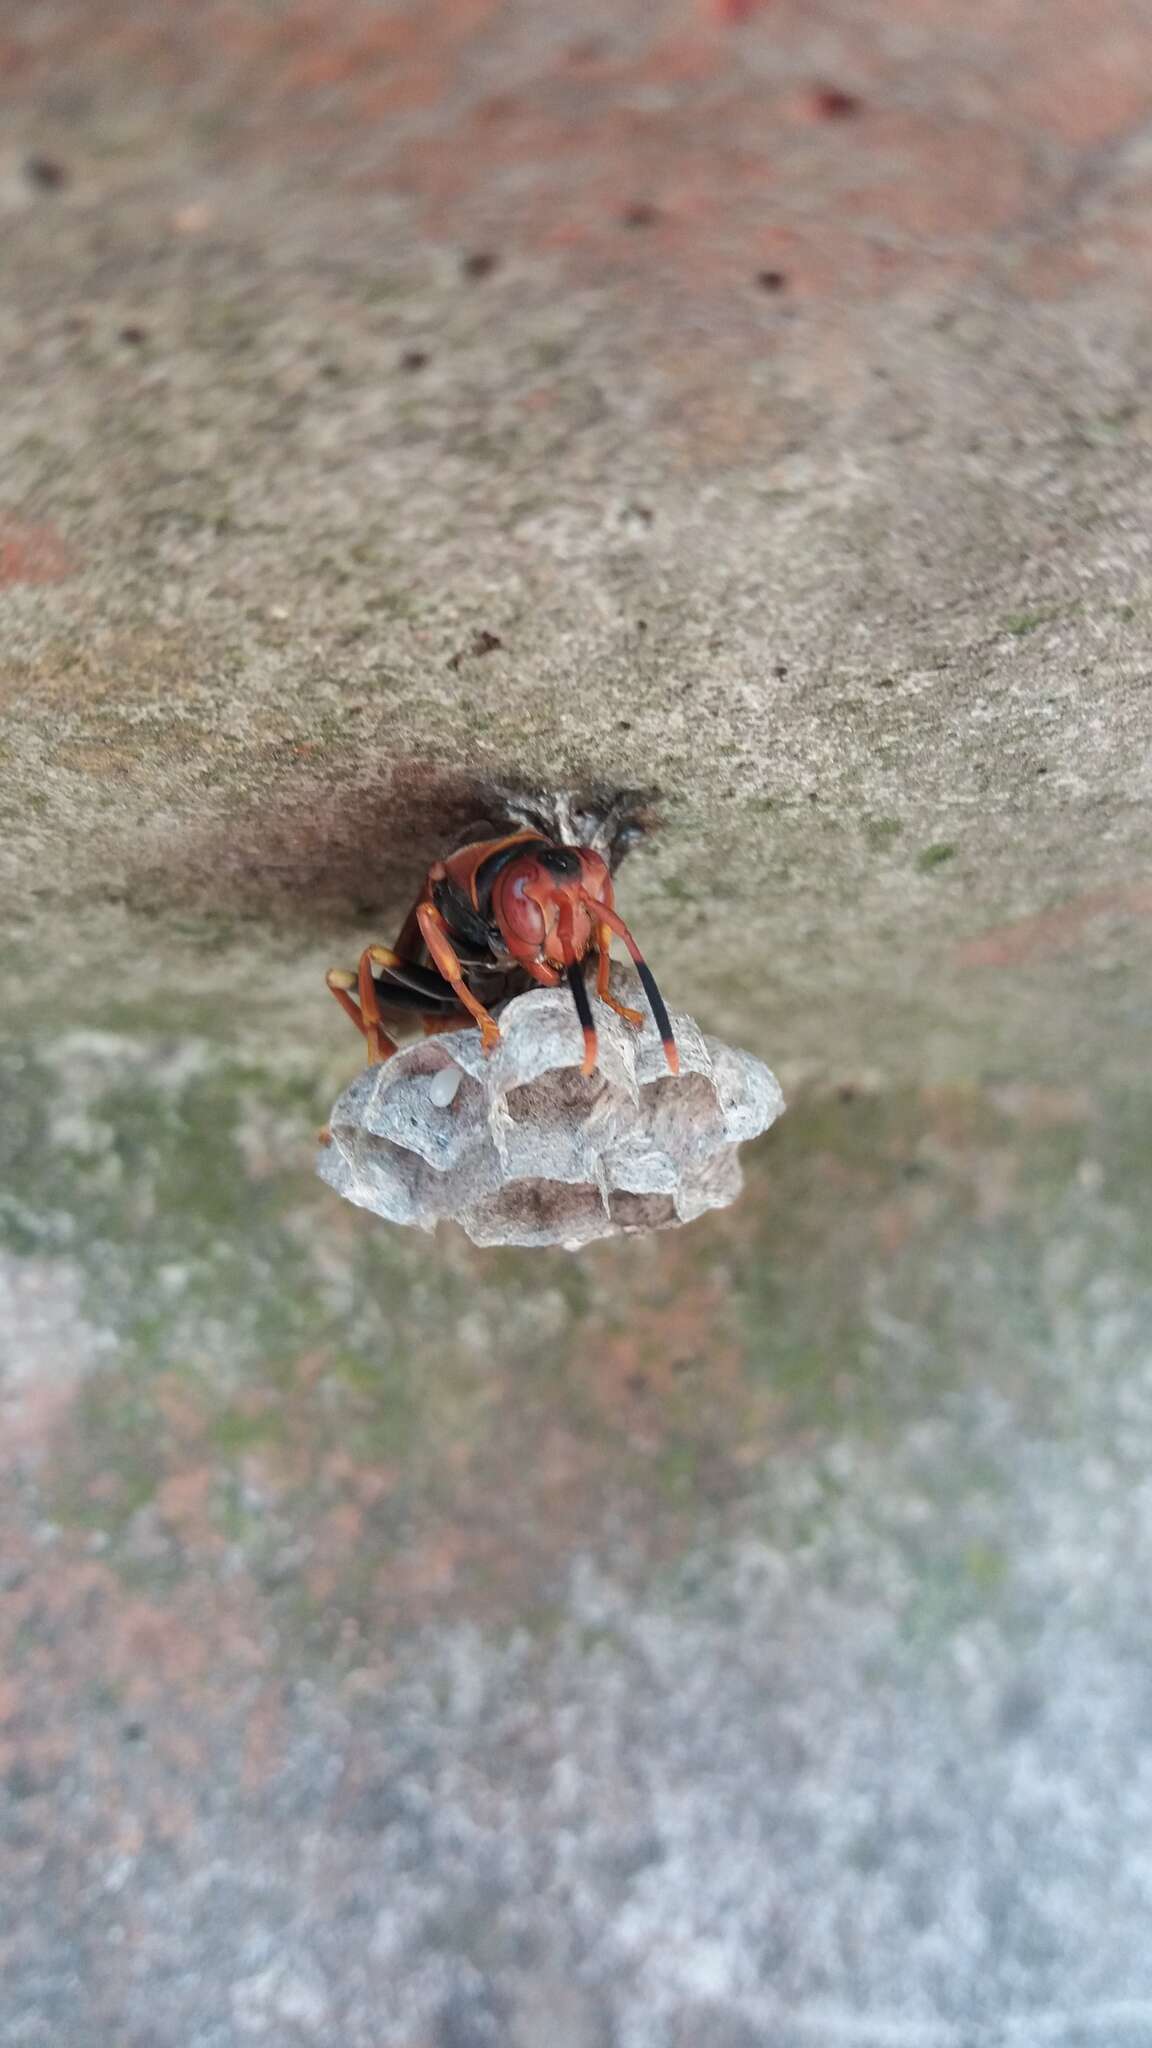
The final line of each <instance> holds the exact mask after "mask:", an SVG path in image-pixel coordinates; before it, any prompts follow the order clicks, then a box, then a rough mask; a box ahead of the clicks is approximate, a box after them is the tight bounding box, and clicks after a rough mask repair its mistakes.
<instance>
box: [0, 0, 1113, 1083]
mask: <svg viewBox="0 0 1152 2048" xmlns="http://www.w3.org/2000/svg"><path fill="white" fill-rule="evenodd" d="M1050 12H1051V10H1046V11H1045V18H1044V19H1043V20H1041V19H1040V17H1039V12H1038V11H1036V18H1035V19H1033V18H1032V15H1033V10H1031V9H1028V8H1018V7H1009V6H1006V5H1005V6H1002V7H999V8H994V9H991V10H989V11H988V13H987V15H986V18H983V19H981V20H980V21H975V20H973V19H972V18H971V16H970V14H969V12H968V11H967V10H961V11H956V12H953V11H952V10H949V9H948V8H943V9H937V10H934V13H933V15H929V16H927V17H926V16H925V13H924V10H923V8H922V7H921V6H920V5H915V6H913V5H906V6H904V5H891V6H883V7H875V8H871V9H866V10H864V11H863V12H862V11H861V9H860V8H859V6H857V5H855V4H851V5H849V4H845V5H843V6H840V7H830V8H823V9H821V10H820V13H819V16H818V17H814V16H813V15H812V14H811V10H810V9H808V8H806V7H802V6H799V5H796V6H794V7H793V6H783V7H782V6H780V5H776V6H774V7H772V8H771V9H770V10H768V9H765V10H764V11H763V12H761V13H758V14H756V15H755V16H754V18H753V19H752V20H750V22H749V23H748V24H747V25H746V26H745V27H743V28H740V29H733V28H731V27H729V28H727V29H725V28H723V27H722V26H721V25H719V24H717V23H715V22H709V21H708V20H706V19H705V18H704V17H703V15H701V14H696V13H693V11H692V9H691V8H689V7H687V6H685V5H681V4H679V0H677V4H675V5H674V4H671V0H669V4H667V5H661V6H656V7H652V6H645V7H643V8H641V7H639V6H637V7H635V8H633V9H631V10H630V9H628V8H626V7H620V6H616V5H613V6H612V7H609V8H604V9H602V10H600V11H599V12H598V13H597V14H596V15H594V16H586V15H584V14H582V16H581V20H580V22H579V24H578V25H573V23H572V22H570V21H569V20H568V17H567V15H566V13H565V11H564V10H560V9H557V10H555V11H554V13H549V12H548V11H544V12H542V11H541V9H540V8H539V7H530V6H482V7H476V6H474V5H468V6H463V5H461V6H450V5H443V6H438V7H435V8H429V9H425V10H422V11H421V12H420V13H419V16H417V14H414V13H411V12H408V11H405V10H401V9H390V8H386V9H384V10H383V11H381V10H380V9H378V8H376V7H360V8H358V7H344V6H341V7H335V8H331V9H328V10H324V9H321V10H319V11H317V12H316V13H309V12H307V11H306V10H301V9H299V8H293V7H283V6H281V7H276V8H273V9H270V10H262V9H256V8H251V9H248V10H244V9H238V10H237V9H226V8H214V7H208V8H196V9H184V8H178V9H175V10H172V11H171V12H170V13H166V12H165V11H164V10H156V9H154V8H151V7H140V8H132V7H127V6H115V7H103V8H101V9H100V10H99V11H98V14H97V15H96V16H95V17H93V15H92V12H91V10H89V9H86V8H82V7H77V8H75V9H69V8H67V7H60V8H52V7H49V8H47V9H40V8H35V9H29V10H27V12H26V13H22V12H21V10H19V9H17V10H16V12H15V19H14V20H13V21H12V22H11V23H10V25H9V40H8V46H7V47H8V53H9V62H8V67H7V72H8V86H7V95H6V96H7V103H8V104H7V109H6V111H7V116H8V119H7V126H6V134H7V145H6V148H7V153H6V157H5V165H6V173H5V181H4V199H5V202H6V212H5V294H4V305H3V310H2V319H3V343H4V351H5V361H6V377H5V404H4V408H3V418H2V420H0V433H2V436H3V446H2V454H0V475H2V477H3V513H4V524H3V530H2V532H0V576H2V577H3V580H4V585H5V588H4V593H3V599H2V602H3V649H2V658H3V688H4V696H5V710H6V714H7V716H6V724H5V728H4V752H3V756H2V764H3V765H2V772H3V778H4V779H3V785H2V788H0V801H2V802H3V805H4V809H5V815H6V821H7V830H6V834H5V839H6V851H5V872H6V880H7V882H8V885H9V886H8V890H7V891H6V898H7V909H6V921H7V922H8V924H9V927H10V928H14V929H15V933H16V935H17V936H19V935H20V934H21V933H23V934H26V935H27V938H28V940H29V941H30V945H29V954H30V957H31V959H32V960H33V961H35V959H36V958H37V957H43V955H44V954H45V952H46V950H47V948H48V945H49V944H50V943H51V942H53V941H55V940H56V939H57V938H58V937H59V935H60V933H61V930H62V927H63V923H64V920H65V918H66V919H67V920H68V925H69V927H70V929H71V931H72V933H73V938H72V941H71V944H72V947H73V957H74V958H75V957H76V949H77V948H78V949H79V953H80V956H81V957H83V958H84V959H85V961H86V962H87V960H88V959H91V960H93V961H94V962H95V963H97V964H99V963H100V962H101V961H108V960H111V959H115V961H116V963H117V967H118V971H119V972H120V973H121V974H123V975H124V976H125V977H126V978H127V979H129V980H131V981H132V982H133V984H135V985H139V984H140V983H141V982H143V983H144V984H146V985H148V986H153V985H154V984H155V983H156V982H157V981H158V980H160V979H162V980H163V982H164V984H165V985H166V986H167V987H169V988H174V989H179V988H182V987H197V986H199V985H200V983H201V980H202V967H203V962H202V959H201V958H200V957H199V955H200V954H201V953H202V952H203V951H204V950H208V951H210V952H211V953H212V954H213V957H214V969H213V977H212V978H213V983H214V985H219V986H220V987H221V988H222V989H231V988H234V987H236V985H237V983H238V980H239V979H240V969H239V962H240V959H241V950H242V948H246V947H247V946H248V945H249V944H255V945H256V946H257V948H258V950H262V951H263V952H265V953H267V954H268V955H271V956H273V957H274V958H275V959H278V960H279V961H280V962H282V963H283V962H284V961H285V958H286V955H291V957H290V958H289V959H288V960H287V967H286V971H284V972H281V973H278V974H275V976H274V981H273V987H274V989H275V993H276V996H277V998H278V999H281V1000H287V1001H289V1002H291V1003H292V1004H293V1006H294V1016H293V1020H292V1025H293V1030H294V1031H295V1030H300V1029H311V1030H316V1029H317V1028H319V1029H321V1030H328V1031H330V1032H331V1033H332V1039H333V1042H335V1040H336V1037H337V1034H338V1028H339V1020H338V1018H337V1017H336V1015H335V1012H333V1015H332V1017H331V1018H325V1019H324V1021H323V1023H322V1024H319V1025H318V1023H317V1019H316V1010H315V1005H314V1002H313V1000H312V996H313V990H314V986H315V984H314V982H313V981H311V980H309V979H308V978H307V976H306V975H305V974H303V973H302V972H300V971H299V968H298V964H297V960H298V948H299V946H300V944H301V942H302V941H303V940H305V939H306V940H308V941H312V942H315V943H316V944H318V945H319V946H321V947H322V948H323V947H326V948H328V949H329V950H330V949H331V947H332V946H333V944H334V943H335V944H337V945H338V946H340V945H342V946H343V947H344V948H345V949H347V948H348V947H349V946H350V945H352V944H354V942H355V936H356V931H354V929H353V927H357V928H360V927H363V928H364V929H368V928H371V929H372V930H373V931H374V932H375V931H378V930H379V928H380V927H381V926H384V927H386V926H387V922H388V919H389V917H392V916H394V915H395V914H396V911H397V909H398V907H399V906H400V905H401V902H402V898H403V896H404V894H405V892H406V891H407V890H410V889H411V887H412V885H413V881H414V878H415V876H416V875H417V873H418V870H419V865H420V861H421V859H422V858H424V857H425V856H427V855H429V854H430V853H432V852H434V851H435V850H436V849H437V847H438V845H439V844H440V843H441V842H442V838H443V833H444V829H445V825H446V823H448V822H453V823H458V822H459V820H460V817H461V816H462V815H463V816H464V817H465V818H466V816H467V813H468V810H469V797H468V792H467V784H468V783H469V782H471V781H473V780H475V779H476V778H478V777H479V778H483V776H484V775H486V774H488V773H502V774H505V775H516V774H519V775H523V776H525V777H527V778H528V779H529V780H532V781H535V780H540V779H544V780H548V779H556V778H559V779H561V780H571V779H576V780H581V779H586V778H589V777H595V778H597V779H607V780H608V781H610V782H625V783H642V784H652V785H655V786H657V787H658V788H659V789H660V790H661V791H662V792H663V796H664V814H665V817H666V820H667V830H666V834H665V837H664V840H663V842H662V844H661V845H660V846H659V848H657V849H654V850H653V852H652V854H651V857H650V858H649V859H647V860H646V861H645V862H643V863H641V862H639V861H638V862H637V863H636V870H635V873H634V876H633V877H632V878H630V881H629V901H630V903H631V904H632V906H633V908H634V909H635V914H636V921H637V922H638V923H639V924H640V925H641V927H642V929H643V930H644V931H645V933H646V935H647V936H648V937H649V939H650V941H651V944H652V947H653V950H654V951H655V952H656V953H657V955H658V957H659V959H660V961H661V964H662V966H663V968H664V971H665V973H666V975H667V977H668V978H669V979H670V980H671V981H672V982H673V983H674V985H675V986H676V987H677V988H678V989H679V990H680V991H681V993H682V994H683V997H684V999H685V1000H686V1001H687V1002H688V1003H689V1004H690V1005H691V1006H693V1007H699V1006H701V1005H704V1004H706V1003H707V1002H708V1001H711V1002H712V1003H713V1004H714V1005H715V1006H716V1007H717V1008H718V1009H719V1010H720V1011H723V1012H730V1013H731V1015H730V1016H729V1017H726V1018H721V1019H720V1020H719V1021H722V1022H733V1023H734V1022H739V1023H741V1024H742V1025H743V1027H744V1029H745V1030H746V1031H749V1032H752V1033H755V1034H762V1033H768V1034H770V1037H771V1040H772V1043H771V1046H770V1047H769V1048H768V1050H770V1051H771V1053H772V1054H773V1055H774V1056H775V1057H777V1058H781V1059H783V1058H785V1057H787V1058H789V1059H791V1060H794V1061H808V1060H814V1061H816V1062H817V1063H818V1064H819V1065H820V1066H821V1067H822V1068H824V1069H828V1068H831V1069H832V1070H833V1071H839V1070H840V1069H841V1068H843V1067H845V1066H853V1065H856V1066H858V1065H859V1064H861V1063H862V1062H863V1063H866V1064H868V1065H870V1066H875V1067H877V1068H878V1069H880V1070H881V1071H885V1072H893V1071H898V1072H902V1073H908V1074H913V1073H918V1072H922V1071H924V1070H925V1068H928V1069H932V1070H934V1071H935V1070H941V1071H955V1070H957V1069H958V1068H962V1069H963V1070H965V1071H968V1072H972V1071H979V1070H981V1069H984V1068H986V1067H988V1066H993V1067H997V1068H1000V1067H1003V1066H1004V1065H1005V1064H1007V1065H1009V1066H1011V1065H1015V1064H1016V1063H1019V1062H1021V1061H1024V1060H1026V1061H1028V1062H1029V1063H1030V1064H1031V1063H1033V1062H1035V1061H1038V1060H1039V1061H1042V1062H1043V1063H1044V1065H1045V1066H1047V1067H1050V1068H1052V1069H1059V1068H1061V1067H1062V1066H1063V1065H1064V1063H1066V1062H1068V1061H1078V1060H1079V1059H1081V1058H1082V1057H1083V1055H1084V1053H1085V1052H1086V1051H1087V1052H1090V1056H1091V1058H1092V1060H1093V1061H1094V1062H1095V1061H1103V1062H1105V1063H1106V1064H1111V1065H1115V1066H1118V1067H1119V1066H1125V1065H1128V1066H1131V1065H1132V1063H1133V1061H1134V1060H1139V1061H1142V1059H1143V1049H1142V1043H1141V1037H1142V1035H1141V1033H1140V1032H1139V1029H1138V1021H1137V1020H1138V1015H1139V1013H1140V1010H1141V1006H1142V1005H1144V1004H1146V1003H1147V1001H1148V998H1149V993H1150V991H1149V967H1148V961H1149V948H1148V946H1147V943H1146V936H1147V931H1148V922H1147V921H1148V917H1149V914H1150V911H1152V895H1150V893H1149V890H1150V886H1152V884H1150V879H1149V863H1148V847H1147V831H1146V822H1145V810H1144V805H1145V802H1146V799H1147V795H1148V772H1149V770H1148V739H1149V723H1150V719H1149V711H1148V692H1147V687H1146V685H1147V673H1148V643H1149V623H1150V616H1152V614H1150V612H1149V602H1150V590H1149V579H1148V566H1149V533H1148V527H1149V520H1148V510H1149V505H1148V484H1147V468H1148V444H1149V414H1148V406H1147V386H1148V373H1149V361H1150V353H1152V335H1150V330H1149V321H1148V312H1147V298H1148V260H1149V259H1148V251H1147V246H1146V244H1147V210H1146V209H1147V201H1148V179H1149V172H1148V166H1147V162H1146V138H1145V134H1144V130H1143V128H1142V126H1141V122H1142V120H1143V117H1144V108H1143V102H1142V98H1141V95H1142V93H1143V90H1144V88H1143V84H1142V82H1141V80H1142V71H1143V67H1144V63H1145V60H1146V57H1147V54H1148V25H1147V24H1146V23H1144V22H1142V20H1141V18H1140V16H1139V12H1138V11H1137V12H1135V13H1133V12H1132V11H1131V10H1125V9H1122V8H1120V7H1116V8H1115V9H1114V10H1108V11H1107V13H1108V18H1107V22H1106V24H1104V25H1102V24H1101V19H1100V10H1099V7H1098V6H1096V5H1093V6H1090V7H1079V6H1073V5H1071V4H1067V5H1063V6H1062V7H1061V10H1060V20H1061V28H1060V31H1059V33H1052V32H1051V29H1050V23H1049V16H1050ZM831 87H835V88H836V90H835V91H832V90H831ZM29 159H31V160H32V171H31V175H29ZM44 163H47V165H48V170H49V174H51V173H52V172H53V171H54V172H55V173H56V174H57V175H58V178H59V182H55V183H54V182H47V183H45V172H44V170H43V168H42V165H43V164H44ZM38 167H41V168H39V175H37V171H38ZM483 635H493V636H495V637H496V638H498V639H499V641H500V643H501V644H500V646H499V647H498V648H493V649H491V651H489V652H486V653H480V652H476V651H474V650H475V649H476V648H477V647H478V646H481V645H483V644H484V642H483V640H482V638H481V636H483ZM369 906H370V910H369ZM261 934H263V936H261ZM161 959H162V967H163V971H162V975H160V974H159V973H158V971H157V970H158V969H159V967H160V964H161ZM248 985H249V986H251V987H253V988H254V986H255V983H254V980H253V981H252V982H250V983H249V984H248Z"/></svg>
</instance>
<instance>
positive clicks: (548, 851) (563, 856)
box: [537, 846, 580, 875]
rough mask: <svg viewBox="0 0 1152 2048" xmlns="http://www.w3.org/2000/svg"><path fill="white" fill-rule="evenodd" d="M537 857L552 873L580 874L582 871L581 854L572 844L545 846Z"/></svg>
mask: <svg viewBox="0 0 1152 2048" xmlns="http://www.w3.org/2000/svg"><path fill="white" fill-rule="evenodd" d="M537 858H538V859H539V862H540V865H541V867H542V868H547V870H548V873H549V874H550V875H578V874H579V872H580V860H579V856H578V855H577V854H576V853H575V852H574V851H573V849H572V848H571V847H570V846H548V847H545V849H544V850H543V852H542V853H540V854H539V855H538V856H537Z"/></svg>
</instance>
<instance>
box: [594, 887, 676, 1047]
mask: <svg viewBox="0 0 1152 2048" xmlns="http://www.w3.org/2000/svg"><path fill="white" fill-rule="evenodd" d="M583 894H584V900H585V902H586V903H587V905H588V907H589V909H590V910H591V911H592V912H593V914H594V915H595V916H596V917H597V918H599V920H600V922H601V923H602V924H606V925H607V926H608V929H609V931H613V932H615V934H616V936H617V938H618V939H623V941H624V944H625V945H626V946H627V948H628V951H629V952H630V953H631V955H632V958H633V960H634V961H635V963H636V972H637V973H638V975H639V976H640V980H641V982H642V983H643V985H644V993H645V995H646V996H647V998H648V1003H649V1007H650V1009H651V1011H652V1015H653V1017H654V1018H655V1020H656V1029H657V1031H658V1032H659V1033H660V1043H661V1045H662V1046H663V1047H664V1057H665V1059H666V1060H667V1062H668V1072H669V1073H670V1074H678V1073H679V1072H680V1055H679V1053H678V1052H677V1050H676V1040H675V1038H674V1037H673V1035H672V1020H671V1018H670V1017H669V1015H668V1012H667V1010H666V1009H665V1007H664V998H663V996H662V995H661V993H660V991H659V989H658V988H657V986H656V977H655V975H654V974H653V972H652V969H651V968H650V967H649V965H648V962H647V961H646V959H645V958H644V955H643V953H642V952H641V951H640V948H639V946H638V945H637V944H636V941H635V939H634V938H633V937H632V934H631V932H630V931H629V929H628V927H627V925H626V924H625V922H624V919H623V918H622V917H619V916H618V915H617V913H616V912H615V911H614V910H609V908H608V905H607V904H606V903H598V902H597V901H596V898H595V897H594V896H590V895H589V894H588V892H587V890H585V891H584V892H583Z"/></svg>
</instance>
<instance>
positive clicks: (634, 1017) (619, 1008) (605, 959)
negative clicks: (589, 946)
mask: <svg viewBox="0 0 1152 2048" xmlns="http://www.w3.org/2000/svg"><path fill="white" fill-rule="evenodd" d="M596 946H597V950H598V952H599V955H600V958H599V961H598V962H597V966H596V993H597V995H598V996H599V998H600V1001H601V1002H602V1003H607V1005H608V1008H609V1009H610V1010H615V1012H616V1015H617V1016H618V1017H623V1019H624V1022H625V1023H626V1024H634V1025H635V1026H636V1029H637V1031H639V1029H640V1026H641V1025H642V1024H643V1022H644V1016H643V1012H642V1011H640V1010H630V1009H629V1008H628V1005H627V1003H622V1002H620V1001H619V999H618V998H617V997H616V996H614V995H613V994H612V991H611V990H610V988H609V987H608V976H609V974H610V973H611V971H612V927H611V925H607V924H598V925H597V927H596Z"/></svg>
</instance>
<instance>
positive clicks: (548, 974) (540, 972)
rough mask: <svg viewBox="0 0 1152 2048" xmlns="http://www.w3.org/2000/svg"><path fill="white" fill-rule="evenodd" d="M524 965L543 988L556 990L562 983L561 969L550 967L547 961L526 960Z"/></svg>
mask: <svg viewBox="0 0 1152 2048" xmlns="http://www.w3.org/2000/svg"><path fill="white" fill-rule="evenodd" d="M522 965H523V967H524V969H525V971H526V972H527V973H528V974H530V975H531V976H532V979H533V981H538V982H539V983H540V986H541V988H555V987H556V986H557V984H558V982H559V981H560V969H559V968H558V967H551V966H549V964H548V962H547V961H546V960H525V961H523V963H522Z"/></svg>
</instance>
